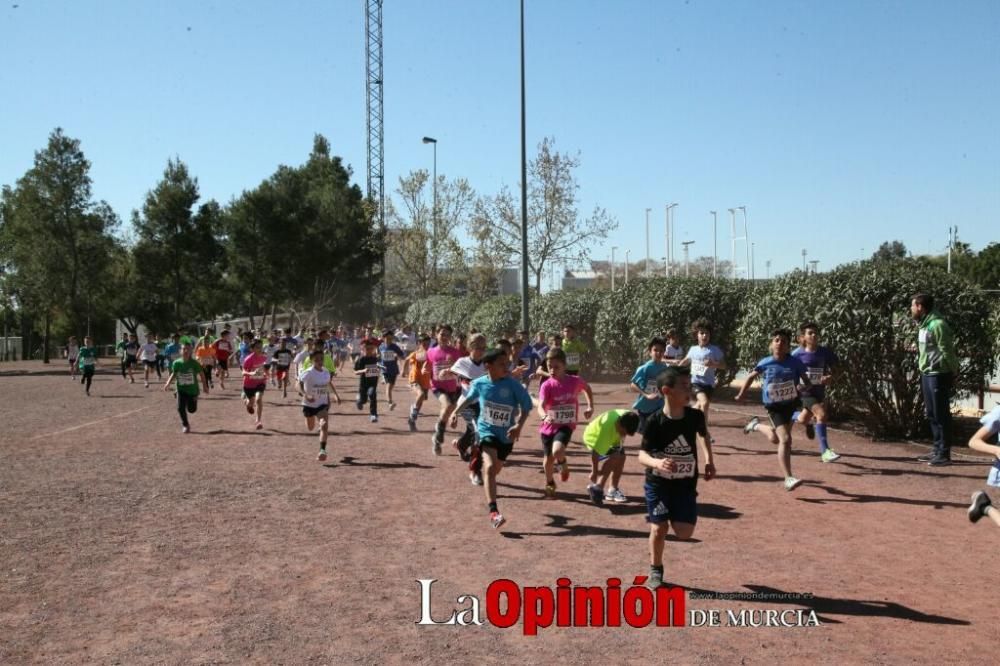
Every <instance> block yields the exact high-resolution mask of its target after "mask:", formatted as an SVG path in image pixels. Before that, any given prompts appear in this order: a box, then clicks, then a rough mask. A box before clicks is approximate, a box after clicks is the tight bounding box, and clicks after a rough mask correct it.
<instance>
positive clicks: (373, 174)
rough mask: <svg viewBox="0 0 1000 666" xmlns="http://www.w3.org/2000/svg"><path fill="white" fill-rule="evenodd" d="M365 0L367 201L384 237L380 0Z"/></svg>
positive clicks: (382, 295)
mask: <svg viewBox="0 0 1000 666" xmlns="http://www.w3.org/2000/svg"><path fill="white" fill-rule="evenodd" d="M364 3H365V71H366V73H367V77H366V79H367V91H368V95H367V101H368V104H367V106H368V200H369V201H370V202H372V204H374V205H375V206H376V210H375V216H376V221H377V223H378V229H379V233H380V234H381V236H382V238H383V241H384V239H385V135H384V132H383V128H384V123H383V119H384V116H383V113H382V0H364ZM379 264H380V272H381V278H382V279H381V280H379V284H380V285H381V286H380V288H379V294H380V298H379V308H380V309H381V308H382V307H383V306H384V305H385V253H384V252H383V253H382V257H381V259H380V261H379Z"/></svg>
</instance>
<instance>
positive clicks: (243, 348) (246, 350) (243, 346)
mask: <svg viewBox="0 0 1000 666" xmlns="http://www.w3.org/2000/svg"><path fill="white" fill-rule="evenodd" d="M252 350H253V346H252V345H249V344H247V343H245V342H241V343H240V365H243V361H245V360H246V358H247V356H249V355H250V352H251V351H252Z"/></svg>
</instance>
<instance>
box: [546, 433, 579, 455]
mask: <svg viewBox="0 0 1000 666" xmlns="http://www.w3.org/2000/svg"><path fill="white" fill-rule="evenodd" d="M541 436H542V450H543V451H545V455H547V456H551V455H552V446H553V444H555V442H562V444H563V446H566V445H567V444H569V440H570V437H572V436H573V429H572V428H570V427H569V426H561V427H560V428H559V430H556V431H555V432H554V433H553V434H551V435H546V434H545V433H542V435H541Z"/></svg>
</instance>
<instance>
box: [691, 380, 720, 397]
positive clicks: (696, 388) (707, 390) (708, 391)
mask: <svg viewBox="0 0 1000 666" xmlns="http://www.w3.org/2000/svg"><path fill="white" fill-rule="evenodd" d="M691 393H694V394H695V395H698V394H699V393H704V394H705V397H706V398H708V399H709V400H711V399H712V396H713V395H714V394H715V387H714V386H709V385H708V384H694V383H692V384H691Z"/></svg>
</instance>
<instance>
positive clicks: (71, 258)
mask: <svg viewBox="0 0 1000 666" xmlns="http://www.w3.org/2000/svg"><path fill="white" fill-rule="evenodd" d="M117 226H118V217H117V216H116V215H115V214H114V212H113V211H112V210H111V207H110V206H108V204H107V203H105V202H103V201H102V202H98V203H94V202H93V201H91V180H90V162H89V161H87V159H86V157H84V154H83V151H82V150H81V148H80V142H79V141H78V140H76V139H72V138H70V137H68V136H66V135H65V134H64V133H63V131H62V128H56V129H55V130H54V131H53V132H52V134H50V135H49V140H48V144H47V145H46V147H45V149H44V150H40V151H37V152H36V153H35V162H34V165H33V166H32V167H31V168H30V169H29V170H28V171H27V172H26V173H25V175H24V176H23V177H21V178H20V179H19V180H18V182H17V186H16V187H15V188H13V189H12V188H10V187H4V189H3V193H2V203H0V235H3V236H4V237H5V240H4V241H3V242H2V243H0V247H2V248H3V254H4V257H3V263H4V265H5V269H6V270H7V272H8V273H9V275H10V281H11V286H10V288H11V291H12V292H13V293H14V294H16V297H17V301H18V303H19V307H21V308H23V309H24V310H26V311H27V312H29V313H33V314H35V315H38V316H40V317H41V318H42V319H43V321H44V345H43V359H44V360H45V362H48V360H49V356H48V354H49V347H50V345H49V339H50V336H51V332H52V331H51V327H52V323H53V321H54V320H55V319H56V318H61V320H62V321H64V322H65V326H64V328H65V329H66V330H65V331H61V332H64V333H73V334H75V335H78V336H79V335H82V333H83V331H84V327H85V325H86V322H87V315H88V313H89V312H90V311H91V309H92V307H93V285H94V284H96V283H99V282H100V281H101V280H102V279H104V278H105V277H106V272H107V270H108V269H109V266H110V264H109V261H108V258H109V252H108V250H109V248H110V247H111V246H113V244H114V242H115V241H114V239H113V237H112V235H111V234H112V232H113V231H114V230H115V229H116V228H117ZM85 292H86V293H85Z"/></svg>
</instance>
